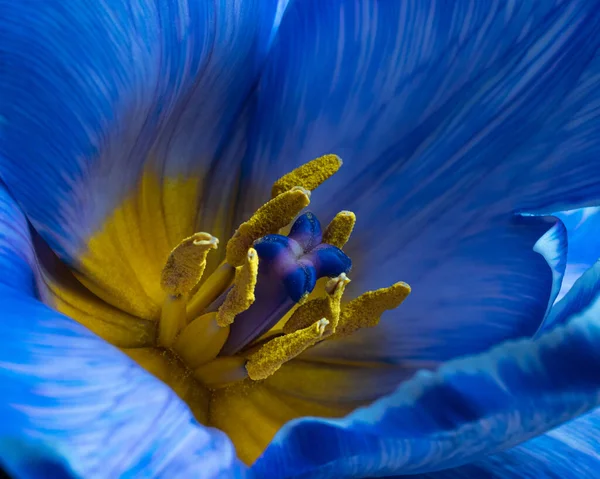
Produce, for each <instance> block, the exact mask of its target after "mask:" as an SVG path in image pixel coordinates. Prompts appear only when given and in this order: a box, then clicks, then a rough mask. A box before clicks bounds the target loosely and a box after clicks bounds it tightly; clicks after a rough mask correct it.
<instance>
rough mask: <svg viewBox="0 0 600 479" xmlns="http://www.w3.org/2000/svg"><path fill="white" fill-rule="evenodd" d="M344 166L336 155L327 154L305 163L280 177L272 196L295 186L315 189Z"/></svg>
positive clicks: (274, 185)
mask: <svg viewBox="0 0 600 479" xmlns="http://www.w3.org/2000/svg"><path fill="white" fill-rule="evenodd" d="M341 166H342V160H341V159H340V158H339V157H338V156H336V155H325V156H321V157H319V158H315V159H314V160H312V161H309V162H308V163H305V164H303V165H301V166H299V167H298V168H296V169H295V170H293V171H290V172H289V173H287V174H286V175H283V176H282V177H281V178H279V179H278V180H277V181H276V182H275V183H274V184H273V188H272V190H271V197H272V198H275V197H276V196H277V195H280V194H282V193H283V192H285V191H288V190H290V189H291V188H293V187H294V186H302V187H303V188H306V189H307V190H309V191H312V190H314V189H315V188H316V187H317V186H319V185H320V184H321V183H323V182H324V181H325V180H327V179H328V178H330V177H331V176H333V175H334V174H335V173H336V172H337V171H338V170H339V169H340V167H341Z"/></svg>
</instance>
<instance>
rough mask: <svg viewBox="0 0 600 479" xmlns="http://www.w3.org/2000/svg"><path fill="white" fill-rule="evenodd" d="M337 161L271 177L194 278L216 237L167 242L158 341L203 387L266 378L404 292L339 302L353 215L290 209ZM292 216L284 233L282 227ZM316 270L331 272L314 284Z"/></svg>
mask: <svg viewBox="0 0 600 479" xmlns="http://www.w3.org/2000/svg"><path fill="white" fill-rule="evenodd" d="M340 166H341V161H340V160H339V158H338V157H336V156H334V155H327V156H324V157H321V158H317V159H316V160H313V161H311V162H309V163H307V164H305V165H303V166H301V167H299V168H298V169H296V170H294V171H292V172H291V173H289V174H287V175H285V176H284V177H282V178H281V179H280V180H278V181H277V182H276V183H275V185H274V186H273V197H272V199H271V200H270V201H269V202H267V203H266V204H265V205H263V206H262V207H261V208H259V209H258V210H257V211H256V213H255V214H254V215H252V217H251V218H250V219H249V220H248V221H246V222H245V223H243V224H241V225H240V226H239V228H238V229H237V231H236V232H235V234H234V235H233V237H232V238H231V239H230V240H229V241H228V243H227V247H226V258H225V261H224V262H223V263H222V264H221V265H220V266H219V267H218V268H217V269H216V270H215V271H214V272H213V273H212V274H211V275H210V276H209V277H208V278H206V279H205V280H204V282H202V283H201V285H200V286H198V284H200V280H201V279H202V275H203V273H204V269H205V267H206V258H207V255H208V254H209V253H210V251H212V250H214V249H216V248H217V247H218V245H219V240H218V239H217V238H215V237H213V236H212V235H210V234H208V233H196V234H194V235H193V236H191V237H189V238H186V239H184V240H183V241H182V242H181V243H180V244H179V245H178V246H177V247H175V248H174V249H173V250H172V251H171V254H170V255H169V258H168V260H167V263H166V265H165V267H164V269H163V272H162V277H161V286H162V288H163V290H164V291H165V292H166V293H167V297H166V300H165V302H164V304H163V307H162V313H161V317H160V320H159V324H158V339H157V343H158V346H159V347H161V348H164V349H165V350H167V351H170V352H171V353H173V354H174V355H175V356H177V357H178V358H180V359H181V360H182V362H183V363H184V364H185V365H186V366H187V368H189V369H190V370H191V371H192V372H193V373H192V374H193V376H194V377H195V378H196V379H197V380H199V381H200V382H202V383H203V384H204V385H205V386H206V387H208V388H209V389H219V388H223V387H226V386H228V385H230V384H232V383H235V382H238V381H242V380H250V381H257V380H262V379H265V378H267V377H269V376H270V375H272V374H274V373H275V372H276V371H277V370H278V369H279V368H280V367H281V366H282V365H283V364H284V363H285V362H286V361H289V360H290V359H292V358H294V357H296V356H298V355H299V354H301V353H302V352H304V351H305V350H306V349H307V348H310V347H312V346H314V345H316V344H317V343H319V342H321V341H324V340H330V339H336V338H340V337H343V336H346V335H348V334H351V333H352V332H354V331H356V330H357V329H359V328H362V327H370V326H374V325H376V324H377V322H378V321H379V317H380V316H381V314H382V313H383V312H384V311H385V310H388V309H393V308H395V307H397V306H398V305H399V304H400V303H401V302H402V301H403V300H404V299H405V298H406V296H407V295H408V294H409V292H410V288H409V287H408V285H406V284H405V283H396V284H394V285H393V286H391V287H389V288H383V289H380V290H377V291H371V292H368V293H365V294H363V295H362V296H360V297H358V298H356V299H354V300H353V301H350V302H349V303H347V304H346V305H345V307H342V302H341V301H342V295H343V293H344V289H345V287H346V285H347V284H348V283H349V281H350V279H349V278H348V276H347V274H348V273H349V272H350V269H351V264H352V263H351V260H350V258H349V257H348V256H347V255H346V254H345V253H344V252H343V251H342V249H341V248H343V246H344V245H345V243H346V242H347V241H348V239H349V237H350V234H351V232H352V229H353V227H354V223H355V216H354V214H353V213H351V212H347V211H342V212H340V213H338V215H336V217H335V218H334V219H333V220H332V221H331V223H330V224H329V225H328V226H327V228H326V229H325V231H323V230H322V229H321V225H320V223H319V220H318V219H317V217H316V216H315V215H314V214H312V213H304V214H301V215H300V216H298V214H300V213H301V211H302V210H303V209H304V208H305V207H307V206H308V204H309V202H310V194H311V193H310V191H311V190H312V189H314V188H316V187H317V186H319V185H320V184H321V183H322V182H323V181H325V180H326V179H327V178H329V177H330V176H331V175H333V174H334V173H335V172H336V171H337V170H338V169H339V167H340ZM296 217H297V218H296ZM294 218H296V220H295V221H294V222H293V225H292V226H291V229H290V231H289V234H288V235H287V236H284V235H282V234H280V231H281V230H282V229H284V228H286V227H288V226H289V224H290V223H292V221H293V220H294ZM319 278H329V280H327V281H325V280H324V281H325V282H324V283H323V284H322V287H321V288H316V285H317V281H318V280H319ZM319 291H320V293H319Z"/></svg>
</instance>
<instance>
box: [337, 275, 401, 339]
mask: <svg viewBox="0 0 600 479" xmlns="http://www.w3.org/2000/svg"><path fill="white" fill-rule="evenodd" d="M409 294H410V286H409V285H408V284H406V283H404V282H402V281H400V282H398V283H396V284H393V285H392V286H389V287H387V288H381V289H377V290H375V291H368V292H366V293H364V294H362V295H360V296H359V297H358V298H356V299H353V300H352V301H350V302H349V303H348V304H347V305H346V306H345V307H344V309H342V312H341V314H340V321H339V323H338V326H337V328H336V331H335V334H334V335H333V336H332V337H331V339H338V338H342V337H344V336H348V335H350V334H352V333H353V332H354V331H356V330H358V329H361V328H372V327H374V326H377V324H379V319H380V317H381V315H382V314H383V313H384V312H385V311H388V310H390V309H395V308H397V307H398V306H400V304H402V302H403V301H404V300H405V299H406V297H407V296H408V295H409Z"/></svg>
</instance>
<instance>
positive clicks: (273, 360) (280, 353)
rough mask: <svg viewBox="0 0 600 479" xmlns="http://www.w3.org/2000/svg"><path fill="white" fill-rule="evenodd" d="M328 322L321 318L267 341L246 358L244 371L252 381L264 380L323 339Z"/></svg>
mask: <svg viewBox="0 0 600 479" xmlns="http://www.w3.org/2000/svg"><path fill="white" fill-rule="evenodd" d="M328 324H329V321H327V319H325V318H323V319H320V320H319V321H317V322H316V323H314V324H312V325H311V326H309V327H308V328H304V329H300V330H298V331H295V332H293V333H291V334H286V335H285V336H280V337H278V338H275V339H273V340H271V341H269V342H268V343H267V344H265V345H264V346H263V347H261V348H260V349H259V350H258V351H257V352H255V353H253V354H252V355H251V356H250V357H249V358H248V363H247V364H246V370H247V371H248V376H249V377H250V379H252V380H254V381H259V380H261V379H266V378H268V377H269V376H271V375H272V374H273V373H274V372H275V371H277V370H278V369H279V368H280V367H281V366H282V365H283V364H284V363H286V362H287V361H289V360H290V359H292V358H295V357H296V356H298V355H299V354H301V353H302V352H304V351H305V350H306V349H307V348H309V347H311V346H313V345H314V344H316V343H317V342H318V341H320V340H321V339H323V335H324V333H325V329H326V327H327V325H328Z"/></svg>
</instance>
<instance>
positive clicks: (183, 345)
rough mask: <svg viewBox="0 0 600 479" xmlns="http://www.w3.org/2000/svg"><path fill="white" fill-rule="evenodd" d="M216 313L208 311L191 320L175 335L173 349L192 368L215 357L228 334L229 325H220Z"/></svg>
mask: <svg viewBox="0 0 600 479" xmlns="http://www.w3.org/2000/svg"><path fill="white" fill-rule="evenodd" d="M216 316H217V313H208V314H205V315H203V316H200V317H199V318H196V319H195V320H193V321H192V322H191V323H190V324H188V325H187V326H186V327H185V329H183V331H181V334H180V335H179V336H178V337H177V340H176V341H175V344H173V350H174V351H175V352H176V353H177V354H178V355H179V356H180V357H181V359H183V361H184V362H185V363H186V364H187V365H188V366H189V367H190V368H192V369H195V368H198V367H200V366H202V365H203V364H205V363H208V362H209V361H212V360H213V359H215V358H216V357H217V355H218V354H219V351H221V348H222V347H223V345H224V344H225V341H227V337H228V336H229V326H226V327H224V328H223V327H220V326H219V325H217V321H216Z"/></svg>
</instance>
